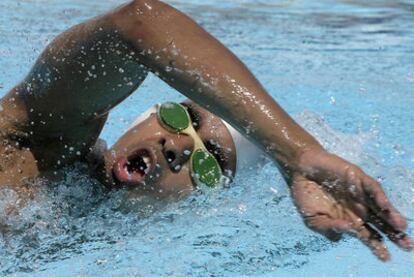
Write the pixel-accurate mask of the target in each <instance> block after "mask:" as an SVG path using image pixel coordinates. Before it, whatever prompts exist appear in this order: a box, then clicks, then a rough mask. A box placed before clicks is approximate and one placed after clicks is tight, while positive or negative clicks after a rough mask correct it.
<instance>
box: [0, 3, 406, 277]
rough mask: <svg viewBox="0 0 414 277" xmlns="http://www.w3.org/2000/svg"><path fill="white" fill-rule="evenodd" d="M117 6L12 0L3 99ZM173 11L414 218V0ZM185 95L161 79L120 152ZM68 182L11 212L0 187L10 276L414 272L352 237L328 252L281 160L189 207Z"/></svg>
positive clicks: (116, 117) (5, 31) (197, 6)
mask: <svg viewBox="0 0 414 277" xmlns="http://www.w3.org/2000/svg"><path fill="white" fill-rule="evenodd" d="M121 2H122V1H120V0H107V1H96V2H94V1H83V0H72V1H71V0H20V1H15V0H2V1H1V2H0V38H1V39H0V94H1V95H3V94H4V93H6V92H7V90H8V89H10V88H11V87H12V86H13V85H14V84H16V83H17V82H18V81H19V80H20V79H22V78H23V77H24V75H25V74H26V73H27V72H28V70H29V68H30V66H31V65H32V64H33V62H34V60H35V59H36V58H37V56H38V54H39V53H40V52H41V51H42V49H43V48H44V47H45V46H46V45H47V43H48V42H50V40H51V39H52V38H53V37H54V36H55V35H57V34H58V33H59V32H61V31H63V30H65V29H66V28H68V27H69V26H71V25H73V24H76V23H78V22H80V21H82V20H85V19H87V18H90V17H92V16H95V15H96V14H99V13H102V12H104V11H106V10H108V9H110V8H111V7H114V6H116V5H117V4H120V3H121ZM167 2H168V3H171V4H173V5H174V6H176V7H177V8H179V9H181V10H183V11H185V12H186V13H188V14H189V15H191V16H192V17H193V18H194V19H195V20H196V21H197V22H199V23H200V24H201V25H202V26H203V27H205V28H206V29H207V30H208V31H210V32H211V33H213V34H214V35H215V36H217V37H218V38H219V39H220V40H221V41H222V42H223V43H224V44H225V45H227V46H228V47H229V48H231V50H232V51H234V52H235V53H236V54H237V55H238V56H239V57H240V58H241V59H242V60H243V61H244V62H245V63H246V64H247V65H248V66H249V68H250V69H251V70H252V71H253V72H254V73H255V74H256V75H257V77H258V79H259V80H260V81H261V82H262V83H263V84H264V86H265V87H266V88H267V89H268V90H269V92H270V93H271V94H272V95H273V97H275V98H276V99H277V101H278V102H279V103H280V104H281V105H282V106H283V107H284V108H285V109H286V110H287V111H288V112H289V113H291V114H292V115H293V116H294V117H295V118H296V119H297V121H298V122H299V123H300V124H302V125H303V126H304V127H305V128H306V129H308V130H309V131H310V132H311V133H312V134H314V135H315V136H316V137H317V138H318V139H319V140H320V141H321V142H322V144H323V145H324V146H325V147H326V148H328V149H329V150H330V151H332V152H335V153H337V154H339V155H341V156H343V157H345V158H347V159H349V160H351V161H353V162H355V163H357V164H359V165H361V166H362V167H363V168H364V169H365V170H366V171H367V172H369V173H370V174H372V175H373V176H375V177H377V178H380V179H381V180H383V184H384V187H385V188H386V190H387V192H388V194H389V195H390V197H391V199H392V200H393V202H394V203H395V205H396V206H397V207H398V208H400V209H401V210H402V211H403V212H404V213H405V214H406V215H407V216H408V217H409V219H410V218H413V212H414V169H413V168H414V150H413V149H414V135H413V132H412V130H413V127H414V123H413V122H414V113H413V112H412V107H414V92H413V85H414V67H413V65H414V2H413V1H392V0H389V1H387V0H382V1H380V0H378V1H368V0H366V1H356V0H355V1H351V0H342V1H328V0H326V1H305V0H280V1H276V0H273V1H271V0H267V1H265V0H260V1H248V0H232V1H229V0H227V1H216V0H193V1H184V0H180V1H167ZM252 2H254V4H251V3H252ZM314 2H319V3H314ZM143 95H145V97H142V96H143ZM179 99H183V97H182V96H180V95H179V94H178V93H176V92H175V91H173V90H172V89H170V88H169V87H167V86H166V85H164V84H163V83H162V82H161V81H159V80H157V79H156V78H155V77H153V76H151V77H150V78H149V79H147V80H146V81H145V82H144V84H143V86H142V87H141V88H140V89H139V91H138V92H137V93H135V94H134V95H133V96H131V97H130V98H129V99H127V100H126V101H125V102H124V103H122V104H121V105H120V106H119V107H118V108H117V109H116V110H115V111H113V113H112V114H111V116H110V119H109V121H108V123H107V125H106V126H105V129H104V132H103V134H102V137H103V138H105V139H107V140H108V142H109V143H110V144H111V143H113V142H114V141H115V140H116V139H117V137H119V136H120V135H121V134H122V133H123V132H124V131H125V129H126V128H127V126H128V124H129V123H130V122H131V121H132V120H133V118H134V117H135V116H136V115H138V114H139V113H140V112H142V111H144V110H145V109H146V108H148V107H149V106H151V105H152V104H154V103H156V102H162V101H164V100H179ZM65 176H66V177H65V180H63V181H62V182H59V183H50V182H46V181H42V180H39V181H38V182H37V183H36V185H37V186H39V188H40V190H41V192H40V193H39V194H38V195H37V196H36V197H35V199H33V200H32V201H31V202H30V203H29V205H28V206H27V207H26V208H24V209H23V210H21V211H20V212H19V213H18V214H16V215H14V216H9V217H6V216H5V214H4V208H5V207H7V206H8V205H13V203H14V202H15V201H17V199H16V195H15V194H14V192H13V191H10V190H1V191H0V225H1V226H2V227H3V226H6V227H7V232H5V233H4V234H3V237H2V239H1V240H0V272H1V273H0V275H13V274H16V275H17V276H24V275H25V274H27V275H35V276H74V275H81V276H84V275H85V276H189V275H191V276H315V277H320V276H335V277H336V276H349V277H351V276H358V277H362V276H379V277H381V276H387V277H388V276H412V269H411V267H412V264H413V262H414V255H413V254H412V253H405V252H402V251H400V250H397V249H396V248H395V247H394V246H391V245H390V244H389V245H390V249H391V251H392V254H393V260H392V261H391V262H389V263H387V264H382V263H380V262H378V261H377V260H376V259H375V258H374V257H373V256H372V255H371V254H370V252H369V251H368V250H367V249H365V248H364V247H363V246H362V245H361V244H360V243H357V242H356V241H355V240H354V239H351V238H347V239H345V240H344V241H341V242H340V243H336V244H332V243H329V242H327V241H325V240H324V239H323V238H322V237H320V236H318V235H316V234H314V233H312V232H311V231H309V230H308V229H306V228H305V227H304V225H303V224H302V222H301V220H300V217H299V216H298V214H297V213H296V211H295V208H294V207H293V205H292V203H291V201H290V197H289V195H288V192H287V190H286V186H285V184H284V182H283V180H282V177H281V176H280V174H279V173H278V171H277V170H276V169H275V167H274V166H273V165H271V164H268V165H266V166H265V167H263V168H260V169H257V168H254V167H253V168H252V169H251V170H250V171H249V172H246V173H244V174H243V175H239V176H238V178H237V180H236V182H235V183H234V184H233V185H232V187H231V188H229V189H226V190H220V191H213V192H211V193H209V194H204V195H196V194H195V195H192V196H191V197H190V198H189V199H186V200H184V201H181V202H179V203H153V202H151V201H150V200H148V199H145V198H128V197H127V196H126V195H125V194H124V193H123V192H122V191H118V192H113V193H111V194H110V195H105V194H104V193H103V192H102V191H101V189H100V186H99V184H96V183H94V182H93V181H91V180H90V179H89V178H88V177H87V175H86V173H85V169H84V168H83V167H82V166H79V165H78V166H75V167H74V168H73V169H70V170H68V171H67V173H66V175H65ZM413 226H414V225H413V224H412V221H411V219H410V229H409V233H410V234H411V235H414V232H413Z"/></svg>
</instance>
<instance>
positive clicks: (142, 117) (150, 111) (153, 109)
mask: <svg viewBox="0 0 414 277" xmlns="http://www.w3.org/2000/svg"><path fill="white" fill-rule="evenodd" d="M157 108H158V104H156V105H154V106H152V107H151V108H149V109H148V110H146V111H145V112H143V113H142V114H140V115H139V116H138V117H137V118H136V119H135V120H134V122H133V123H132V124H131V125H130V126H129V127H128V131H129V130H131V129H132V128H134V127H135V126H137V125H138V124H140V123H141V122H142V121H144V120H145V119H147V118H148V117H149V116H150V115H151V114H153V113H156V112H157Z"/></svg>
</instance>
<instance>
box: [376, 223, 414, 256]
mask: <svg viewBox="0 0 414 277" xmlns="http://www.w3.org/2000/svg"><path fill="white" fill-rule="evenodd" d="M370 222H371V223H373V224H374V225H375V227H377V228H378V229H379V230H380V231H381V232H383V233H384V234H386V235H387V237H388V238H389V239H390V240H391V241H392V242H393V243H395V244H396V245H398V246H399V247H400V248H402V249H404V250H406V251H411V250H413V242H412V240H411V239H410V237H409V236H408V235H407V234H406V233H404V232H402V231H399V230H396V229H395V228H394V227H392V226H391V225H390V224H388V223H387V222H384V221H383V220H382V219H381V218H379V217H377V216H375V215H372V216H370Z"/></svg>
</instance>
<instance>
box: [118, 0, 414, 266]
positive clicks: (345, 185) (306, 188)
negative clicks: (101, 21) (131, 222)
mask: <svg viewBox="0 0 414 277" xmlns="http://www.w3.org/2000/svg"><path fill="white" fill-rule="evenodd" d="M112 21H113V22H114V24H115V26H116V28H117V29H118V30H119V31H120V34H121V36H122V37H123V38H125V39H126V40H127V41H129V42H130V43H131V44H132V45H133V46H134V47H135V48H136V49H137V52H139V53H140V57H139V60H140V62H142V63H143V64H145V65H146V66H147V67H148V68H149V69H150V70H151V71H153V72H154V73H156V74H157V75H158V76H159V77H161V78H162V79H163V80H164V81H165V82H167V83H168V84H169V85H171V86H172V87H174V88H175V89H177V90H178V91H179V92H181V93H182V94H184V95H186V96H188V97H189V98H191V99H192V100H194V101H195V102H196V103H198V104H200V105H202V106H204V107H205V108H207V109H208V110H210V111H212V112H214V113H216V114H217V115H219V116H221V117H222V118H224V119H225V120H226V121H228V122H229V123H231V124H232V125H233V126H234V127H236V128H237V129H238V130H239V131H240V132H241V133H242V134H243V135H245V136H247V137H249V138H250V139H251V140H252V141H254V142H255V143H256V145H258V146H259V147H261V148H262V149H263V150H264V151H265V152H266V153H267V154H269V155H270V156H271V158H273V160H274V161H276V162H277V164H278V165H279V166H280V168H281V169H282V172H283V174H284V176H285V178H286V179H287V181H288V183H289V184H290V188H291V191H292V195H293V198H294V199H295V201H296V204H297V206H298V208H299V210H300V212H301V213H302V216H303V217H304V218H305V222H306V223H307V224H308V226H309V227H311V228H312V229H314V230H316V231H318V232H320V233H322V234H323V235H325V236H327V237H328V238H331V239H337V238H339V235H340V234H341V233H350V234H355V235H356V236H357V237H358V238H359V239H360V240H361V241H362V242H364V243H365V244H366V245H368V246H369V247H370V248H371V249H372V250H373V252H374V253H375V254H376V255H377V256H378V257H379V258H381V259H383V260H386V259H388V257H389V253H388V250H387V249H386V248H385V246H384V244H383V243H382V242H381V237H380V235H379V233H378V232H377V231H375V230H374V229H373V228H372V227H371V226H375V227H376V228H377V229H379V230H380V231H381V232H382V233H384V234H385V235H387V236H388V237H389V238H390V239H391V240H392V241H393V242H394V243H396V244H397V245H398V246H400V247H401V248H403V249H407V250H410V249H411V248H412V243H411V240H410V239H409V237H408V236H407V235H406V234H405V233H404V232H403V230H404V229H405V228H406V222H405V220H404V218H403V217H402V216H401V215H400V214H399V213H398V211H397V210H396V209H395V208H394V207H393V206H392V205H391V203H390V202H389V200H388V198H387V197H386V195H385V194H384V192H383V190H382V188H381V186H380V185H379V184H378V183H377V182H376V181H375V180H373V179H372V178H371V177H369V176H368V175H367V174H365V173H364V172H363V171H362V170H361V169H360V168H358V167H357V166H355V165H353V164H351V163H349V162H347V161H345V160H343V159H341V158H339V157H337V156H335V155H332V154H330V153H328V152H327V151H325V150H324V149H323V148H322V146H321V145H320V144H319V143H318V142H317V141H316V140H315V139H314V138H313V137H312V136H311V135H310V134H309V133H307V132H306V131H305V130H304V129H302V128H301V127H300V126H299V125H298V124H296V122H294V121H293V119H292V118H291V117H290V116H289V115H288V114H287V113H286V112H285V111H284V110H283V109H282V108H281V107H280V106H279V105H278V104H277V103H276V102H275V100H274V99H272V97H271V96H269V94H268V93H267V92H266V90H265V89H264V88H263V87H262V85H261V84H260V83H259V81H258V80H257V79H256V78H255V77H254V76H253V74H252V73H251V72H250V71H249V70H248V68H247V67H246V66H245V65H244V64H243V63H242V62H241V61H240V60H239V59H238V58H237V57H236V56H235V55H234V54H233V53H231V52H230V51H229V50H228V49H227V48H226V47H225V46H223V45H222V44H221V43H220V42H219V41H217V40H216V39H215V38H214V37H212V36H211V35H210V34H208V33H207V32H206V31H205V30H203V29H202V28H201V27H200V26H198V25H197V24H196V23H195V22H194V21H193V20H191V19H190V18H189V17H188V16H186V15H184V14H182V13H180V12H179V11H177V10H175V9H174V8H172V7H171V6H169V5H167V4H164V3H162V2H161V1H157V0H141V1H132V2H130V3H129V4H127V5H125V6H123V7H121V8H120V9H119V10H117V11H115V12H114V13H113V14H112Z"/></svg>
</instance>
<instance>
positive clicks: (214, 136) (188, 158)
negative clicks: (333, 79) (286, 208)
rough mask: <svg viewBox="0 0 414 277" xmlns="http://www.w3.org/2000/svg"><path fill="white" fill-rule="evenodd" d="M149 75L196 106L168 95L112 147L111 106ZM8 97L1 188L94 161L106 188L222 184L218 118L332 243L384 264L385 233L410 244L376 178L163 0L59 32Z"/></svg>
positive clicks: (225, 166) (225, 170) (231, 159)
mask: <svg viewBox="0 0 414 277" xmlns="http://www.w3.org/2000/svg"><path fill="white" fill-rule="evenodd" d="M148 72H153V73H154V74H156V75H157V76H159V78H160V79H162V80H163V81H165V82H166V83H167V84H169V85H170V86H171V87H173V88H175V89H176V90H177V91H178V92H180V93H182V94H183V95H185V96H187V97H188V98H190V99H191V100H192V101H194V102H195V103H197V105H196V104H193V103H192V102H186V103H183V104H182V105H178V104H176V103H167V104H166V105H162V104H163V103H161V104H160V105H159V107H158V108H157V109H156V111H154V112H150V113H149V114H148V116H146V117H144V118H143V120H139V121H138V123H137V124H136V125H134V126H133V127H132V128H131V129H130V130H129V131H127V132H126V133H125V135H123V136H122V137H121V138H120V139H119V140H118V141H117V142H116V143H115V145H114V146H112V147H111V148H110V149H109V150H106V149H105V147H104V143H102V141H100V140H99V139H98V137H99V134H100V132H101V130H102V128H103V126H104V124H105V122H106V120H107V117H108V113H109V112H110V111H111V109H112V108H113V107H115V106H116V105H117V104H118V103H120V102H121V101H123V100H124V99H125V98H126V97H128V96H129V95H130V94H132V93H133V92H134V91H135V90H136V89H137V88H138V87H139V86H140V84H141V83H142V82H143V81H144V79H145V78H146V76H147V74H148ZM0 104H1V107H2V109H1V111H0V130H1V132H0V135H1V137H2V140H1V144H0V186H2V187H6V186H12V187H14V188H15V189H16V190H18V191H21V192H22V193H25V192H31V190H32V188H31V186H30V184H31V182H30V180H31V179H33V178H36V177H40V176H43V177H47V176H53V175H54V172H56V171H57V170H58V169H60V168H63V167H65V166H68V165H71V164H73V163H74V162H86V163H89V164H90V167H91V168H92V169H93V170H94V174H93V175H95V176H97V178H98V179H99V180H101V181H102V182H103V183H104V184H105V185H107V186H108V187H114V188H115V187H128V188H131V187H138V189H142V191H143V193H144V192H146V191H148V190H149V191H150V192H153V193H155V194H157V193H163V194H168V193H178V194H185V193H188V192H189V191H191V190H193V188H194V187H197V186H199V185H203V183H204V184H205V185H207V186H206V187H209V186H214V185H215V183H216V179H223V178H224V179H226V178H227V179H231V178H232V177H233V175H234V172H235V170H236V163H237V157H236V155H237V149H235V148H236V146H235V145H236V144H237V143H235V142H234V138H235V137H236V136H235V137H233V136H232V135H231V133H232V132H233V133H234V131H230V129H229V128H227V127H226V126H225V123H224V122H223V121H221V119H220V118H222V119H223V120H225V121H226V122H227V123H228V124H229V125H231V126H233V127H234V128H235V129H236V130H237V131H238V132H239V133H240V134H242V135H243V136H245V137H246V138H248V139H249V141H251V142H252V143H253V144H254V145H256V146H257V147H258V148H260V150H261V151H262V152H263V153H265V154H266V155H267V156H268V157H269V158H270V159H272V160H273V161H274V162H275V164H276V165H277V166H278V167H279V169H280V170H281V172H282V174H283V176H284V177H285V179H286V182H287V184H288V186H289V189H290V191H291V195H292V198H293V200H294V202H295V204H296V206H297V207H298V210H299V212H300V213H301V215H302V216H303V218H304V221H305V223H306V225H307V226H308V227H310V228H311V229H313V230H314V231H316V232H319V233H321V234H322V235H324V236H326V237H327V238H328V239H330V240H333V241H337V240H339V239H340V238H341V235H342V234H351V235H353V236H355V237H357V238H358V239H359V240H360V241H361V242H363V243H364V244H365V245H367V246H368V247H369V248H370V249H371V250H372V251H373V253H374V254H375V255H376V256H377V257H378V258H380V259H381V260H384V261H385V260H388V259H389V258H390V253H389V251H388V250H387V248H386V246H385V244H384V242H383V236H387V237H388V238H389V239H390V240H391V241H392V242H394V243H395V244H396V245H398V246H399V247H401V248H402V249H405V250H411V249H412V248H413V246H412V242H411V239H410V238H409V237H408V235H407V234H406V233H404V230H405V229H406V227H407V223H406V221H405V219H404V218H403V216H402V215H401V214H400V213H399V212H398V211H397V210H396V209H395V208H394V207H393V205H392V204H391V203H390V201H389V200H388V198H387V197H386V195H385V193H384V191H383V189H382V188H381V186H380V184H379V183H378V182H377V181H376V180H374V179H373V178H371V177H370V176H368V175H367V174H366V173H364V171H363V170H361V169H360V168H359V167H357V166H356V165H353V164H351V163H349V162H347V161H345V160H343V159H341V158H340V157H337V156H335V155H333V154H330V153H328V152H327V151H326V150H325V149H324V148H323V147H322V146H321V145H320V144H319V143H318V142H317V141H316V140H315V139H314V138H313V137H312V136H311V135H310V134H308V133H307V132H306V131H305V130H304V129H302V128H301V127H300V126H299V125H298V124H297V123H295V122H294V121H293V119H291V117H289V115H288V114H287V113H286V112H285V111H284V110H283V109H282V108H281V107H280V106H279V105H278V104H277V103H276V102H275V100H274V99H272V98H271V97H270V96H269V95H268V93H267V92H266V90H265V89H264V88H263V87H262V85H261V84H260V83H259V81H258V80H257V79H256V78H255V77H254V76H253V75H252V73H251V72H250V71H249V70H248V69H247V68H246V66H245V65H244V64H243V63H242V62H241V61H240V60H239V59H237V57H236V56H235V55H234V54H232V53H231V52H230V51H229V50H228V49H227V48H225V47H224V46H223V45H222V44H221V43H220V42H219V41H218V40H217V39H215V38H214V37H212V36H211V35H210V34H208V33H207V32H206V31H205V30H203V29H202V28H201V27H200V26H198V25H197V24H196V23H195V22H194V21H193V20H191V19H190V18H189V17H188V16H186V15H184V14H183V13H181V12H179V11H177V10H176V9H174V8H173V7H171V6H169V5H167V4H165V3H163V2H161V1H157V0H136V1H131V2H129V3H126V4H124V5H122V6H120V7H119V8H116V9H114V10H112V11H110V12H108V13H106V14H104V15H101V16H97V17H95V18H93V19H91V20H88V21H86V22H84V23H81V24H79V25H76V26H74V27H72V28H70V29H69V30H67V31H65V32H63V33H62V34H60V35H59V36H58V37H57V38H56V39H54V40H53V41H52V42H51V43H50V45H49V46H47V48H46V49H45V50H44V52H43V53H42V54H41V55H40V57H39V58H38V60H37V61H36V63H35V65H34V66H33V68H32V69H31V71H30V72H29V74H28V75H27V76H26V78H25V79H24V80H22V81H21V82H20V83H19V84H17V85H16V86H15V87H14V88H13V89H11V90H10V91H9V92H8V93H7V94H6V95H5V96H4V97H3V98H2V99H1V102H0ZM201 107H203V108H201ZM213 114H214V115H213ZM176 116H178V118H175V119H174V117H176ZM192 126H194V128H193V127H192ZM216 130H217V131H216ZM34 193H35V192H34Z"/></svg>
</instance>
